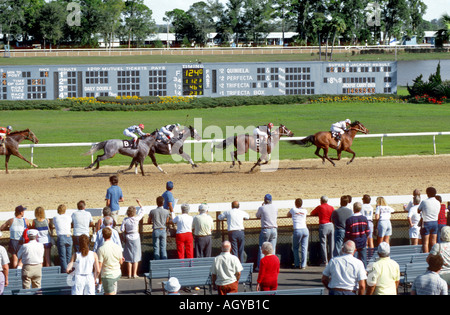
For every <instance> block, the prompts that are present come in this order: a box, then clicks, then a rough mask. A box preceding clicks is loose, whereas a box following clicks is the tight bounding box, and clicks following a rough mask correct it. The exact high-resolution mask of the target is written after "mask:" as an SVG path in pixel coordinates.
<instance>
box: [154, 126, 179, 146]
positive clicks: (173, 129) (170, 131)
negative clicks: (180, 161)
mask: <svg viewBox="0 0 450 315" xmlns="http://www.w3.org/2000/svg"><path fill="white" fill-rule="evenodd" d="M179 131H180V124H178V123H177V124H172V125H167V126H162V127H161V129H159V132H161V133H162V134H165V135H166V136H167V138H169V140H170V142H172V143H175V142H176V140H177V139H176V138H175V135H174V134H175V133H178V132H179Z"/></svg>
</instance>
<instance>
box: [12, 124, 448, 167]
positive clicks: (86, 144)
mask: <svg viewBox="0 0 450 315" xmlns="http://www.w3.org/2000/svg"><path fill="white" fill-rule="evenodd" d="M445 135H447V136H448V135H450V131H441V132H414V133H377V134H368V135H356V138H380V154H381V156H383V154H384V138H387V137H423V136H433V154H436V153H437V148H436V136H445ZM304 137H305V136H303V137H292V138H280V141H287V140H300V139H303V138H304ZM223 140H224V139H203V140H200V141H195V140H186V141H185V143H186V144H188V143H210V144H211V161H214V152H213V150H212V148H213V146H214V143H217V142H221V141H223ZM96 143H97V142H80V143H47V144H20V145H19V148H31V162H32V163H33V160H34V148H57V147H91V146H92V145H94V144H96ZM93 160H94V155H92V156H91V161H93Z"/></svg>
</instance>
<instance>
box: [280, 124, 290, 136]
mask: <svg viewBox="0 0 450 315" xmlns="http://www.w3.org/2000/svg"><path fill="white" fill-rule="evenodd" d="M280 127H281V130H282V132H280V136H289V134H290V132H288V129H287V128H286V126H285V125H281V126H280ZM278 130H280V128H278Z"/></svg>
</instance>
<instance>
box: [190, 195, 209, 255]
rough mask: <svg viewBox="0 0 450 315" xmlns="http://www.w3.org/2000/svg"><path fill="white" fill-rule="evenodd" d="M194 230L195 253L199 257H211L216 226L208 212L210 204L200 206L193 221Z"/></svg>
mask: <svg viewBox="0 0 450 315" xmlns="http://www.w3.org/2000/svg"><path fill="white" fill-rule="evenodd" d="M192 228H193V230H194V255H195V257H197V258H200V257H211V248H212V241H211V234H212V229H213V228H214V220H213V218H212V217H211V216H210V215H209V214H208V205H207V204H206V203H202V204H201V205H200V206H199V207H198V215H196V216H195V217H194V220H193V222H192Z"/></svg>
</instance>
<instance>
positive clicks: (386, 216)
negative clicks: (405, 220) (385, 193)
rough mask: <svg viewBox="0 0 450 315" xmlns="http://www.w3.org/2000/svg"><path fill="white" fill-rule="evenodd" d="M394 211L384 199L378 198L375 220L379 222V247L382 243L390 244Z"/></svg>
mask: <svg viewBox="0 0 450 315" xmlns="http://www.w3.org/2000/svg"><path fill="white" fill-rule="evenodd" d="M394 211H395V210H394V209H392V208H391V207H389V206H388V204H387V203H386V200H385V199H384V198H383V197H378V198H377V205H376V208H375V220H378V227H377V229H378V245H380V243H381V242H386V243H388V244H389V238H390V236H391V235H392V224H391V213H392V212H394Z"/></svg>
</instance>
